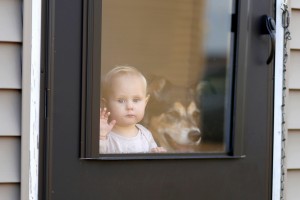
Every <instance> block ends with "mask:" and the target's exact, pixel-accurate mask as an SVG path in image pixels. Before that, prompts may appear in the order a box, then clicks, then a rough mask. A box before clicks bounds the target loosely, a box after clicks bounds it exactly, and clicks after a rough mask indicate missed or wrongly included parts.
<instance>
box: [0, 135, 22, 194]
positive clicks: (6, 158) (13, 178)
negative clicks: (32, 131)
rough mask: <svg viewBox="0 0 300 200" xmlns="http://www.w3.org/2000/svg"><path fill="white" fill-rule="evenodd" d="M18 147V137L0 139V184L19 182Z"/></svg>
mask: <svg viewBox="0 0 300 200" xmlns="http://www.w3.org/2000/svg"><path fill="white" fill-rule="evenodd" d="M20 146H21V145H20V138H19V137H1V139H0V163H1V164H0V172H1V173H0V183H18V182H20V160H21V158H20V153H21V151H20ZM0 188H1V184H0ZM0 199H2V198H1V197H0Z"/></svg>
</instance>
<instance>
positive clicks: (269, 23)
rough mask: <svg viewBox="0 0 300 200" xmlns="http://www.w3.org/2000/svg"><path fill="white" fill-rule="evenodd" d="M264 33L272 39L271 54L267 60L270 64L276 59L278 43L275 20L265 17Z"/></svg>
mask: <svg viewBox="0 0 300 200" xmlns="http://www.w3.org/2000/svg"><path fill="white" fill-rule="evenodd" d="M262 29H263V30H262V31H263V32H262V33H263V34H264V35H269V36H270V39H271V52H270V55H269V57H268V59H267V64H270V63H271V62H272V60H273V59H274V57H275V41H276V23H275V20H274V19H273V18H272V17H270V16H267V15H264V16H263V27H262Z"/></svg>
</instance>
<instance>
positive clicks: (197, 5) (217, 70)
mask: <svg viewBox="0 0 300 200" xmlns="http://www.w3.org/2000/svg"><path fill="white" fill-rule="evenodd" d="M233 8H234V5H233V2H232V0H223V1H217V0H184V1H183V0H151V1H149V0H126V1H124V0H102V32H101V34H102V35H101V80H102V81H103V80H104V79H105V76H106V74H107V72H109V71H110V70H111V69H113V68H114V67H116V66H133V67H135V68H137V69H138V70H139V71H140V72H141V73H142V74H143V75H144V76H145V77H146V79H147V82H148V84H147V92H148V93H149V94H150V98H149V101H148V104H147V106H146V110H145V115H144V117H143V118H142V120H141V121H140V122H138V123H139V124H142V125H143V126H144V127H146V128H147V129H149V130H150V131H151V134H152V135H153V138H154V139H155V142H156V143H157V145H158V146H162V147H164V148H165V149H166V150H167V152H176V153H181V152H182V153H186V152H188V153H189V152H191V153H193V152H203V153H206V152H216V153H226V152H228V151H229V146H230V141H229V139H230V125H231V88H232V82H233V80H232V70H233V66H232V62H233V61H232V58H233V55H232V54H233V53H232V52H233V46H234V45H233V42H234V40H233V34H232V32H231V16H232V14H233ZM128 84H130V81H129V82H128ZM102 85H103V84H102ZM102 85H101V86H102ZM126 85H127V84H126ZM110 89H111V90H113V87H111V88H110ZM103 91H104V89H103V88H101V92H102V93H101V95H102V98H104V96H103ZM126 98H127V97H126ZM108 100H109V99H108V98H107V97H105V101H104V102H106V103H103V101H102V103H101V107H102V108H103V107H107V105H109V104H107V101H108ZM125 100H126V101H129V100H130V99H125ZM124 102H125V101H124ZM104 104H105V105H104ZM108 109H109V110H112V108H108ZM112 116H114V113H112V115H111V116H110V117H109V120H108V121H112V120H113V118H112ZM118 123H119V121H117V124H116V125H115V127H119V126H121V124H118ZM114 133H117V134H118V131H117V128H115V131H114ZM101 144H103V143H102V142H101V140H100V146H101ZM128 152H129V153H139V152H130V151H128ZM143 152H144V151H143ZM108 153H116V152H108ZM117 153H119V152H117ZM120 153H126V152H120Z"/></svg>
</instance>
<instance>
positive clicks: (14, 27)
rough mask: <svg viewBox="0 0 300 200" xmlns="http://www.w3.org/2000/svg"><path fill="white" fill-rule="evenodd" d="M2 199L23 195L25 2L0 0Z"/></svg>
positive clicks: (0, 191)
mask: <svg viewBox="0 0 300 200" xmlns="http://www.w3.org/2000/svg"><path fill="white" fill-rule="evenodd" d="M0 30H1V31H0V199H1V200H18V199H20V180H21V150H20V149H21V98H22V97H21V94H22V84H21V79H22V78H21V67H22V64H21V62H22V61H21V60H22V57H21V49H22V34H23V33H22V2H21V1H20V0H0Z"/></svg>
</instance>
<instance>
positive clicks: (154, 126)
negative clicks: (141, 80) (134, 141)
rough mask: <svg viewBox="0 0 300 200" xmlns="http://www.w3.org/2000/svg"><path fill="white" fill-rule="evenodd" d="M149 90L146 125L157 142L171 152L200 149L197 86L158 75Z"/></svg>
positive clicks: (150, 84) (151, 82)
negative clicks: (172, 81)
mask: <svg viewBox="0 0 300 200" xmlns="http://www.w3.org/2000/svg"><path fill="white" fill-rule="evenodd" d="M148 92H149V94H150V101H149V103H148V105H147V108H146V109H147V110H146V114H145V117H144V125H145V126H146V127H148V128H149V130H150V131H151V132H152V134H153V137H154V139H155V140H156V142H157V143H158V144H159V145H160V146H162V147H164V148H166V149H167V151H168V152H197V149H198V147H199V144H200V142H201V136H202V135H201V130H200V128H199V127H201V120H200V110H199V108H198V107H197V103H196V100H195V97H196V96H197V95H196V94H195V89H193V88H185V87H182V86H176V85H174V84H172V83H171V82H170V81H168V80H166V79H164V78H162V77H156V78H155V79H154V80H152V81H150V83H149V87H148Z"/></svg>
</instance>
